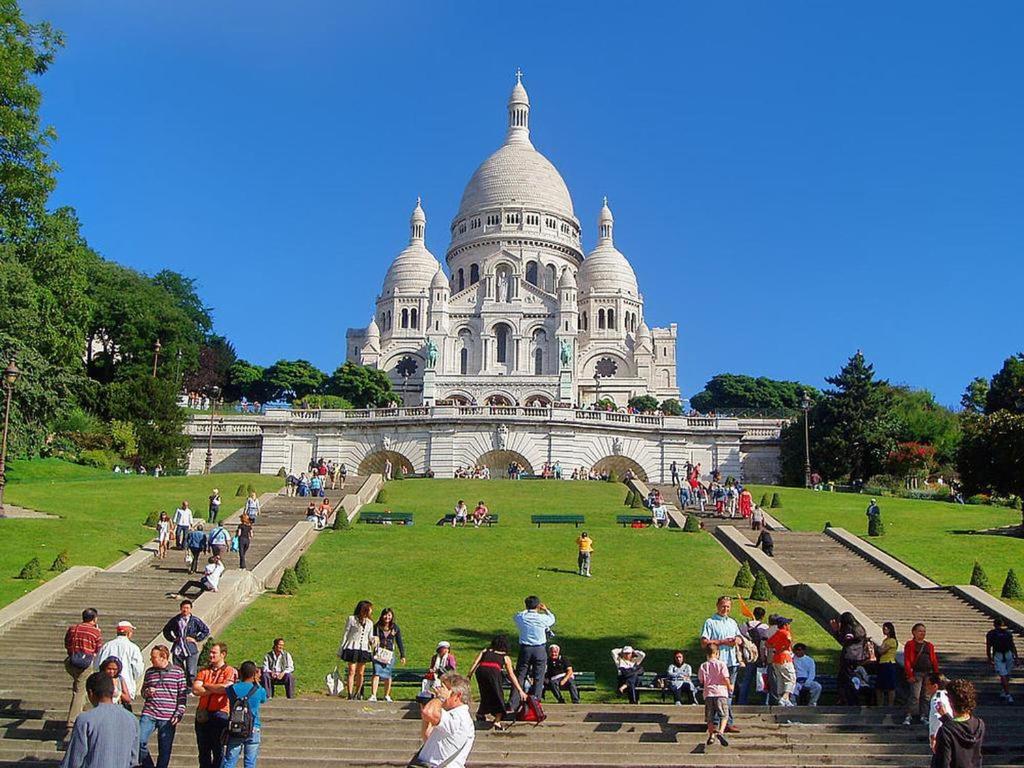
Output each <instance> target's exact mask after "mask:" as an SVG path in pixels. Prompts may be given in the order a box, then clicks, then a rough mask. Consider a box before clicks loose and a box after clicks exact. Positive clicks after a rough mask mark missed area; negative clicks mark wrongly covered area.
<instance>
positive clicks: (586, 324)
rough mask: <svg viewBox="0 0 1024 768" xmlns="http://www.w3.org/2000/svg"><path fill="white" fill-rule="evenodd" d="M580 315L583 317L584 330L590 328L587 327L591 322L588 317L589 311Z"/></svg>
mask: <svg viewBox="0 0 1024 768" xmlns="http://www.w3.org/2000/svg"><path fill="white" fill-rule="evenodd" d="M580 317H582V318H583V330H584V331H586V330H589V328H588V327H587V326H588V323H589V320H588V319H587V313H586V312H584V313H583V314H582V315H580Z"/></svg>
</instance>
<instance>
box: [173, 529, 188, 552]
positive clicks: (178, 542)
mask: <svg viewBox="0 0 1024 768" xmlns="http://www.w3.org/2000/svg"><path fill="white" fill-rule="evenodd" d="M188 529H189V527H188V526H187V525H176V526H174V546H175V547H176V548H178V549H184V548H185V537H186V536H188Z"/></svg>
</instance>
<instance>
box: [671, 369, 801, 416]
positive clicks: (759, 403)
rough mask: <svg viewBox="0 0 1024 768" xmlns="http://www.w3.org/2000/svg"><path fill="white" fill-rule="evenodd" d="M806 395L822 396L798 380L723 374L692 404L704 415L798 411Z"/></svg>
mask: <svg viewBox="0 0 1024 768" xmlns="http://www.w3.org/2000/svg"><path fill="white" fill-rule="evenodd" d="M805 392H806V393H807V395H808V397H810V398H811V400H817V398H818V396H819V394H820V393H819V392H818V390H817V389H816V388H814V387H812V386H809V385H807V384H801V383H799V382H796V381H777V380H775V379H769V378H766V377H764V376H759V377H757V378H754V377H753V376H744V375H739V374H734V373H720V374H718V375H717V376H713V377H712V378H711V379H710V380H709V381H708V383H707V384H705V385H704V389H703V390H702V391H701V392H698V393H697V394H696V395H694V396H693V397H691V398H690V405H691V406H692V407H693V408H695V409H696V410H698V411H700V412H702V413H709V412H711V411H721V410H725V409H741V410H796V409H799V408H800V407H801V401H802V399H803V395H804V393H805Z"/></svg>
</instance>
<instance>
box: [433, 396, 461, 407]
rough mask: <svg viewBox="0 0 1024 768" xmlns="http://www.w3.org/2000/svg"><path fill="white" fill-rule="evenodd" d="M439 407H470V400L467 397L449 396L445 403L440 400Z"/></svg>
mask: <svg viewBox="0 0 1024 768" xmlns="http://www.w3.org/2000/svg"><path fill="white" fill-rule="evenodd" d="M437 404H438V405H442V404H444V405H469V398H468V397H466V396H465V395H448V397H446V398H445V399H444V400H443V401H441V400H439V401H438V403H437Z"/></svg>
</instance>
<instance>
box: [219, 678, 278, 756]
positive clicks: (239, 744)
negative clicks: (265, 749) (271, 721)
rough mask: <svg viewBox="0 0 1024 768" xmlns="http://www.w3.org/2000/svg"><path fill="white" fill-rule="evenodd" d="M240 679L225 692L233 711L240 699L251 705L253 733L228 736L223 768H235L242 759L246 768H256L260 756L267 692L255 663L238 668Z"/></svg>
mask: <svg viewBox="0 0 1024 768" xmlns="http://www.w3.org/2000/svg"><path fill="white" fill-rule="evenodd" d="M238 677H239V681H238V682H237V683H235V684H234V685H229V686H228V687H227V688H226V689H225V691H224V692H225V693H227V695H228V702H229V703H230V704H231V708H232V709H234V707H235V702H237V701H238V700H239V699H245V700H246V702H247V703H248V704H249V711H250V712H252V733H251V734H249V735H248V736H228V743H227V748H226V749H225V751H224V762H222V763H221V768H235V766H236V765H237V764H238V759H239V758H240V757H241V758H242V760H243V764H244V768H256V760H257V758H258V757H259V754H260V731H261V729H262V728H263V722H262V721H261V720H260V704H262V703H263V702H265V701H266V700H267V692H266V691H265V690H264V689H263V687H262V686H261V685H260V668H259V667H257V666H256V663H255V662H253V661H245V662H243V663H242V666H241V667H239V668H238Z"/></svg>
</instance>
